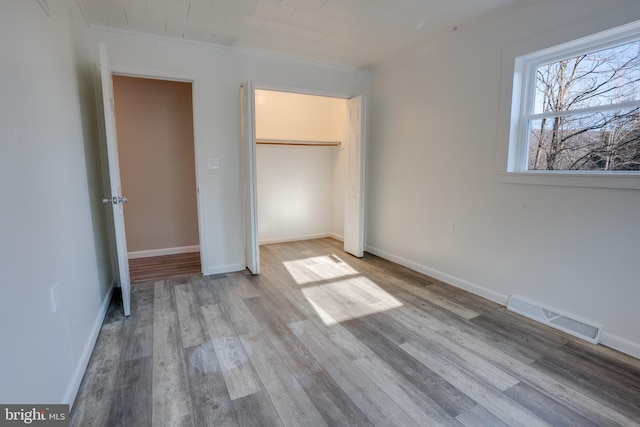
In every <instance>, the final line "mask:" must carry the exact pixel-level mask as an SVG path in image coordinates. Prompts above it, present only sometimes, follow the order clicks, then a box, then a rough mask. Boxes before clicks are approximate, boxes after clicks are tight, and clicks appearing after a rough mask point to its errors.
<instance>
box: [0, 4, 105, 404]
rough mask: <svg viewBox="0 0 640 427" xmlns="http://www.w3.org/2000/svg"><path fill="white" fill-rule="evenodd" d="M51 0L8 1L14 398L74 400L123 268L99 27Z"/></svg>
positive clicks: (6, 273) (3, 154)
mask: <svg viewBox="0 0 640 427" xmlns="http://www.w3.org/2000/svg"><path fill="white" fill-rule="evenodd" d="M49 5H50V7H51V15H52V16H51V17H49V16H47V15H46V14H45V12H44V11H43V10H42V9H41V8H40V6H39V5H38V3H37V2H36V1H5V2H1V3H0V52H2V55H1V56H0V93H2V102H1V103H0V141H2V143H1V144H0V191H1V193H2V203H1V205H2V208H1V209H0V236H1V237H0V286H1V291H2V298H0V301H1V302H0V325H2V326H1V327H0V342H1V343H2V344H1V347H2V350H1V351H0V378H2V381H1V382H0V402H3V403H63V402H64V403H70V402H71V401H72V399H73V398H74V396H75V393H76V391H77V387H78V386H79V381H80V380H81V379H82V374H83V373H84V369H85V366H86V363H87V362H88V357H89V356H90V354H91V350H92V346H93V343H94V342H95V337H96V336H97V335H96V334H97V331H98V328H99V327H100V324H101V321H102V318H103V316H104V311H103V310H104V308H105V304H106V303H108V298H107V297H108V295H109V293H108V291H109V286H110V283H111V277H112V276H111V268H110V262H109V253H108V250H107V245H106V244H105V242H106V234H105V227H104V226H105V219H104V211H103V208H102V206H101V205H100V201H99V198H100V196H101V194H100V193H101V188H102V181H101V175H100V168H99V162H100V157H99V152H98V150H97V146H98V145H97V141H96V134H97V133H96V127H95V123H96V122H95V101H94V92H93V81H94V75H95V74H94V64H93V60H92V58H91V55H90V51H89V46H88V43H87V41H88V36H87V34H86V31H85V29H84V26H83V24H82V18H81V15H80V12H79V10H77V6H75V2H72V1H65V2H59V1H56V2H49ZM53 284H58V285H59V309H58V312H57V313H56V314H53V313H52V311H51V308H50V307H51V306H50V297H49V290H50V287H51V286H52V285H53Z"/></svg>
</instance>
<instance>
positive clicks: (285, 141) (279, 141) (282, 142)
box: [256, 139, 342, 147]
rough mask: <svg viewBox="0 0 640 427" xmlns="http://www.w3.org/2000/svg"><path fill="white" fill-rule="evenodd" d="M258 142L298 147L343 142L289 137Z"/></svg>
mask: <svg viewBox="0 0 640 427" xmlns="http://www.w3.org/2000/svg"><path fill="white" fill-rule="evenodd" d="M256 144H261V145H292V146H298V147H303V146H307V147H341V146H342V143H341V142H337V141H296V140H289V139H257V140H256Z"/></svg>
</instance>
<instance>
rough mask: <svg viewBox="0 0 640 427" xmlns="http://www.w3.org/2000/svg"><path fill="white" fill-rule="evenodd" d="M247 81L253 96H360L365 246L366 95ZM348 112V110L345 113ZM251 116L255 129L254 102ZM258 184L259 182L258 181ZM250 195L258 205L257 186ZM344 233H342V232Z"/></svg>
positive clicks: (346, 97) (361, 189)
mask: <svg viewBox="0 0 640 427" xmlns="http://www.w3.org/2000/svg"><path fill="white" fill-rule="evenodd" d="M249 83H250V84H251V86H253V94H251V95H253V96H255V91H256V90H270V91H274V92H289V93H296V94H300V95H314V96H322V97H326V98H338V99H344V100H348V99H351V98H355V97H358V96H360V97H362V110H361V115H362V122H363V132H362V136H361V141H362V147H361V153H360V161H361V163H360V169H361V180H362V182H361V185H360V197H361V203H362V207H363V208H362V213H361V218H360V221H361V224H360V226H361V227H362V229H363V231H362V247H363V248H364V247H366V241H367V227H366V218H367V216H366V214H365V213H366V194H367V191H366V176H367V174H366V171H367V145H368V144H367V138H368V134H367V126H368V124H367V123H368V103H367V99H368V96H367V95H366V94H364V93H348V92H339V91H331V90H323V89H314V88H309V87H305V86H291V85H285V84H277V83H261V82H254V81H249ZM345 114H348V111H347V112H346V113H345ZM251 118H252V120H253V126H254V129H255V122H256V104H255V103H254V105H253V112H252V114H251ZM253 144H254V146H255V144H256V142H255V135H254V141H253ZM242 161H243V162H244V161H245V159H244V158H243V159H242ZM255 169H257V162H254V176H256V177H257V170H255ZM258 184H259V183H258ZM346 185H347V182H345V186H346ZM252 197H253V199H254V204H255V205H256V206H257V205H258V191H257V188H255V187H254V188H253V191H252ZM259 209H260V208H259V206H258V210H259ZM256 224H258V218H257V217H256ZM255 228H256V231H255V233H258V232H259V231H257V230H258V227H257V226H256V227H255ZM343 234H344V233H343ZM253 238H255V239H256V241H259V236H258V235H256V236H253ZM246 243H247V238H246V237H245V244H246ZM259 254H260V245H259V244H258V256H259Z"/></svg>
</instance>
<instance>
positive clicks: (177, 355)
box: [152, 287, 192, 425]
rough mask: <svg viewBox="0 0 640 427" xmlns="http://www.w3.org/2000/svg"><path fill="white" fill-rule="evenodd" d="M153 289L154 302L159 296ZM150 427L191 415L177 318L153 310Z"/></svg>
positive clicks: (176, 316)
mask: <svg viewBox="0 0 640 427" xmlns="http://www.w3.org/2000/svg"><path fill="white" fill-rule="evenodd" d="M157 291H158V287H156V299H161V298H162V296H160V295H161V293H160V292H157ZM153 326H154V328H153V393H152V394H153V405H152V408H153V410H152V420H153V424H154V425H156V424H161V423H171V422H174V421H176V422H177V421H179V420H181V419H183V418H184V417H185V416H186V415H188V416H189V417H190V415H191V411H192V408H191V396H190V393H189V386H188V384H187V379H186V367H185V362H184V353H183V350H182V343H181V339H180V327H179V325H178V315H177V314H176V313H175V312H171V311H164V312H163V311H160V310H156V311H155V313H154V321H153Z"/></svg>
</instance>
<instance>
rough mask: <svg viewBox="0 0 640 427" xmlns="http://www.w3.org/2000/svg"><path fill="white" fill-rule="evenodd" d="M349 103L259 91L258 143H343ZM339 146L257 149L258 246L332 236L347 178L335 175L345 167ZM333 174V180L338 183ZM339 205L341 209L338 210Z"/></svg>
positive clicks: (281, 146) (263, 147)
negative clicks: (336, 193)
mask: <svg viewBox="0 0 640 427" xmlns="http://www.w3.org/2000/svg"><path fill="white" fill-rule="evenodd" d="M346 114H347V110H346V101H345V100H344V99H339V98H330V97H320V96H311V95H304V94H297V93H288V92H274V91H264V90H257V91H256V139H257V140H258V141H260V140H270V139H275V140H287V141H327V142H328V141H337V142H340V141H343V139H344V134H345V129H346ZM343 152H344V150H341V149H339V148H337V147H308V146H307V147H300V146H285V145H280V146H276V145H261V144H258V145H257V149H256V156H257V162H256V163H257V177H258V179H257V182H258V225H259V227H260V233H259V234H260V242H261V243H274V242H285V241H291V240H302V239H309V238H316V237H325V236H328V235H331V234H332V233H334V234H335V235H337V236H342V234H343V231H342V229H340V230H338V231H337V232H334V227H333V226H334V223H338V221H339V219H336V220H335V221H334V218H333V215H334V210H336V209H335V207H334V203H338V204H339V205H340V206H341V208H342V209H341V211H340V212H341V214H340V217H341V218H343V217H344V202H343V199H339V200H334V194H333V193H334V180H335V183H336V186H338V184H341V187H344V185H345V183H346V175H342V176H339V174H338V172H339V171H334V169H335V166H336V165H337V164H339V163H341V160H342V157H343V156H342V153H343ZM334 175H336V176H335V179H334ZM340 206H339V207H338V208H337V209H338V210H340Z"/></svg>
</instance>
